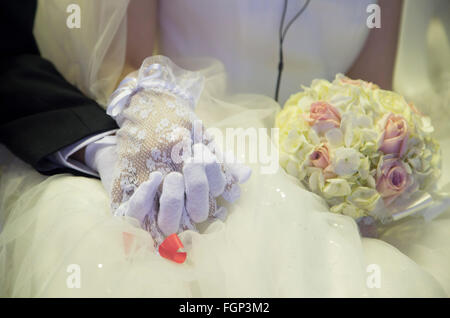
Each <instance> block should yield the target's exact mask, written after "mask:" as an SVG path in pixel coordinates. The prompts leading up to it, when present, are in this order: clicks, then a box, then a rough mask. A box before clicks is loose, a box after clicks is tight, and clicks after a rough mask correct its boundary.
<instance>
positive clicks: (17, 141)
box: [0, 54, 117, 175]
mask: <svg viewBox="0 0 450 318" xmlns="http://www.w3.org/2000/svg"><path fill="white" fill-rule="evenodd" d="M0 72H1V73H0V74H1V75H0V105H1V107H0V142H2V143H3V144H5V145H6V146H7V147H8V148H9V149H10V150H11V151H12V152H13V153H14V154H15V155H16V156H18V157H19V158H21V159H22V160H24V161H25V162H27V163H29V164H30V165H32V166H33V167H34V168H36V169H37V170H38V171H40V172H42V173H44V174H55V173H62V172H70V173H73V174H77V175H80V174H81V175H85V174H84V173H81V172H80V171H77V170H74V169H71V168H68V167H61V166H56V165H55V164H54V163H53V162H52V161H51V160H49V159H48V158H49V156H50V155H52V154H54V153H55V152H57V151H59V150H60V149H62V148H64V147H66V146H69V145H71V144H74V143H76V142H77V141H79V140H81V139H83V138H85V137H88V136H91V135H94V134H99V133H102V132H106V131H110V130H113V129H117V125H116V123H115V121H114V120H113V119H112V118H111V117H109V116H108V115H106V113H105V110H103V109H102V108H101V107H100V106H99V105H98V104H97V103H96V102H95V101H94V100H92V99H90V98H88V97H86V96H84V95H83V94H82V93H81V92H80V91H79V90H78V89H77V88H76V87H74V86H73V85H71V84H69V83H68V82H67V81H66V80H65V79H64V78H63V77H62V75H61V74H59V72H58V71H57V70H56V69H55V67H54V66H53V65H52V64H51V63H50V62H49V61H47V60H45V59H43V58H42V57H40V56H38V55H33V54H22V55H18V56H6V57H3V58H2V59H1V61H0Z"/></svg>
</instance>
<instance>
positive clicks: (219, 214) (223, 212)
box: [212, 206, 227, 221]
mask: <svg viewBox="0 0 450 318" xmlns="http://www.w3.org/2000/svg"><path fill="white" fill-rule="evenodd" d="M212 216H213V217H214V218H216V219H219V220H222V221H225V218H226V217H227V209H226V208H225V207H223V206H221V207H219V208H218V209H216V211H215V212H214V213H213V215H212Z"/></svg>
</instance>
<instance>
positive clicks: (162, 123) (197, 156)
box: [108, 56, 250, 243]
mask: <svg viewBox="0 0 450 318" xmlns="http://www.w3.org/2000/svg"><path fill="white" fill-rule="evenodd" d="M202 87H203V78H202V77H201V76H200V75H199V74H197V73H193V72H189V71H185V70H182V69H180V68H179V67H177V66H176V65H174V64H173V63H172V62H171V61H170V60H169V59H168V58H165V57H161V56H155V57H150V58H147V59H146V60H144V63H143V65H142V67H141V69H140V70H139V72H134V73H132V74H130V75H129V76H127V77H126V78H125V79H124V80H123V81H122V83H121V84H120V85H119V87H118V89H117V90H116V91H115V92H114V93H113V95H112V96H111V99H110V103H109V106H108V114H110V115H111V116H113V117H114V118H116V120H117V123H118V125H119V127H120V129H119V130H118V132H117V134H116V138H117V146H116V149H115V150H116V151H115V153H116V158H117V164H116V170H115V172H114V175H113V177H111V180H112V181H111V186H110V194H111V202H112V208H113V210H114V214H115V215H119V216H125V215H126V216H130V217H134V218H136V219H138V220H139V221H140V222H141V224H142V225H143V226H144V228H146V229H147V230H148V231H150V232H151V234H152V236H153V237H154V238H155V240H156V242H157V243H161V241H162V240H163V239H164V237H165V236H168V235H170V234H172V233H179V232H181V231H184V230H187V229H192V230H194V229H195V223H200V222H203V221H205V220H206V219H207V218H208V217H213V218H214V217H218V218H222V217H223V216H224V214H225V213H226V211H225V209H224V208H223V207H221V208H218V207H217V204H216V198H217V197H219V196H222V197H223V198H224V199H226V200H228V201H230V202H233V201H234V200H236V199H237V198H238V197H239V195H240V188H239V185H238V184H239V183H241V182H244V181H246V180H247V179H248V177H249V176H250V169H249V168H246V167H244V166H242V165H239V164H236V163H231V164H228V163H226V162H222V159H223V158H222V157H223V156H222V155H221V154H220V153H219V152H218V151H217V150H216V149H215V148H216V147H214V143H213V141H212V138H210V137H208V136H207V134H205V132H204V131H203V126H202V125H201V123H200V122H199V120H198V118H197V116H196V115H195V113H194V107H195V104H196V102H197V100H198V98H199V96H200V93H201V90H202Z"/></svg>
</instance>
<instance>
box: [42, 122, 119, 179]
mask: <svg viewBox="0 0 450 318" xmlns="http://www.w3.org/2000/svg"><path fill="white" fill-rule="evenodd" d="M116 131H117V129H114V130H110V131H106V132H104V133H101V134H98V135H93V136H89V137H86V138H83V139H81V140H80V141H77V142H76V143H74V144H72V145H70V146H67V147H65V148H63V149H61V150H59V151H57V152H55V153H54V154H52V155H50V156H49V159H50V160H51V161H53V162H54V163H56V164H58V165H60V166H63V167H68V168H71V169H74V170H77V171H80V172H83V173H85V174H88V175H91V176H94V177H98V178H99V177H100V176H99V174H98V172H97V171H94V170H93V169H91V168H89V167H88V166H87V165H85V164H83V163H81V162H79V161H77V160H74V159H71V158H70V156H71V155H73V154H74V153H75V152H77V151H78V150H80V149H82V148H84V147H86V146H87V145H89V144H91V143H93V142H96V141H97V140H99V139H102V138H103V137H105V136H109V135H112V134H114V133H115V132H116Z"/></svg>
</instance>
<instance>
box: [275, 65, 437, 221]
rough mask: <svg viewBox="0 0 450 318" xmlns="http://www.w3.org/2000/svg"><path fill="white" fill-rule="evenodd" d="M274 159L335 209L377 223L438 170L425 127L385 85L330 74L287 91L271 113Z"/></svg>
mask: <svg viewBox="0 0 450 318" xmlns="http://www.w3.org/2000/svg"><path fill="white" fill-rule="evenodd" d="M275 125H276V127H278V128H279V129H280V131H279V132H280V139H279V150H280V164H281V166H282V167H283V168H284V169H285V170H286V171H287V172H288V173H289V174H290V175H292V176H295V177H297V178H298V179H299V180H300V181H302V183H303V184H304V185H305V186H306V187H307V188H308V189H309V190H310V191H312V192H315V193H316V194H318V195H320V196H321V197H322V198H324V199H325V200H326V202H327V203H328V204H329V206H330V210H331V211H332V212H335V213H340V214H344V215H348V216H351V217H353V218H355V219H357V220H361V219H364V218H368V217H369V218H371V219H372V220H376V221H381V222H383V223H386V222H389V221H391V220H392V219H394V220H395V217H394V216H395V215H396V214H401V213H402V211H404V210H405V209H406V210H408V209H409V210H411V207H412V206H414V205H418V204H419V205H420V203H422V201H423V198H424V195H425V194H426V195H428V193H431V192H432V191H433V188H434V187H435V186H436V181H437V180H438V178H439V176H440V148H439V144H438V143H437V142H436V140H435V139H433V137H432V133H433V126H432V125H431V123H430V119H429V118H428V117H425V116H423V115H422V114H421V113H420V112H419V111H418V110H417V109H416V108H415V106H414V105H413V104H412V103H407V102H406V101H405V99H404V98H403V97H402V96H401V95H399V94H397V93H394V92H392V91H387V90H383V89H380V88H379V87H378V86H377V85H374V84H372V83H368V82H365V81H362V80H352V79H350V78H348V77H345V76H343V75H342V74H338V75H337V76H336V78H335V80H334V81H333V82H331V83H330V82H329V81H326V80H314V81H313V82H312V85H311V87H303V91H302V92H299V93H297V94H294V95H292V96H291V97H290V98H289V100H288V101H287V102H286V104H285V106H284V108H283V110H282V111H281V112H280V113H279V114H278V116H277V118H276V123H275Z"/></svg>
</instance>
